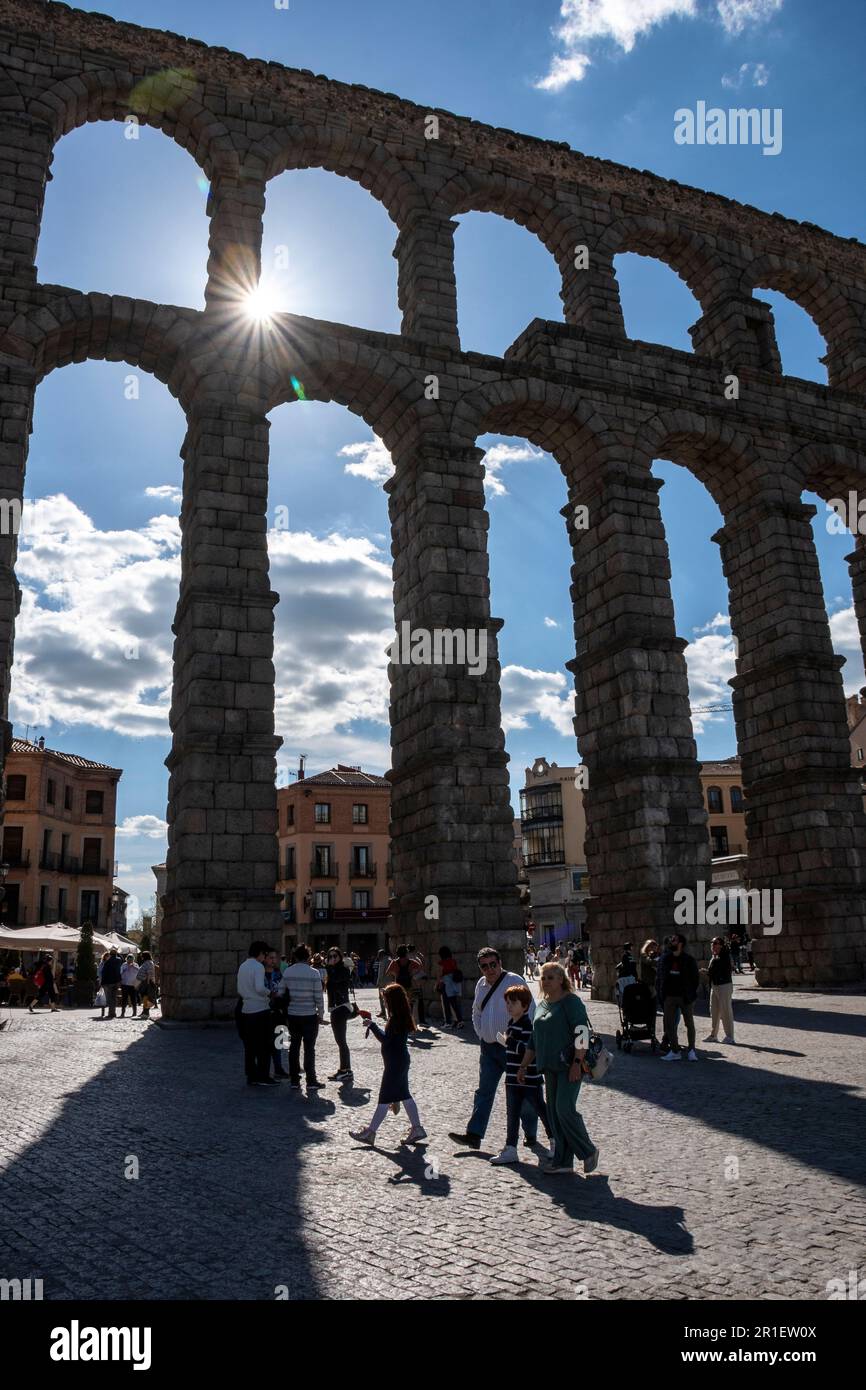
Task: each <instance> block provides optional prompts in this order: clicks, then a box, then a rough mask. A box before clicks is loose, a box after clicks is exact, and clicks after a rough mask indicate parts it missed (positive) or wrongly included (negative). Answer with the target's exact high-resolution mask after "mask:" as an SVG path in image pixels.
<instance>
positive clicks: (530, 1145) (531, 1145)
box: [523, 1134, 544, 1149]
mask: <svg viewBox="0 0 866 1390" xmlns="http://www.w3.org/2000/svg"><path fill="white" fill-rule="evenodd" d="M539 1143H540V1140H539V1138H538V1135H537V1134H535V1135H533V1137H532V1138H531V1139H528V1138H526V1137H525V1136H524V1139H523V1147H524V1148H525V1149H537V1148H538V1145H539ZM542 1147H544V1146H543V1145H542Z"/></svg>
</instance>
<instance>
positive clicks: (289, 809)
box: [286, 806, 295, 829]
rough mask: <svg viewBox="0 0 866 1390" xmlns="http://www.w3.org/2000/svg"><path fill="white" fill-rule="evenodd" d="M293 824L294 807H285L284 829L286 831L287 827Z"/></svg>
mask: <svg viewBox="0 0 866 1390" xmlns="http://www.w3.org/2000/svg"><path fill="white" fill-rule="evenodd" d="M294 823H295V808H294V806H287V807H286V828H287V829H288V827H289V826H290V825H294Z"/></svg>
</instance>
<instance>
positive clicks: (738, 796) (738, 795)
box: [731, 787, 743, 812]
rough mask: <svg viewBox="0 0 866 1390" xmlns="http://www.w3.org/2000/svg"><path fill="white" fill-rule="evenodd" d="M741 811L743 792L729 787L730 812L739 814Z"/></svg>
mask: <svg viewBox="0 0 866 1390" xmlns="http://www.w3.org/2000/svg"><path fill="white" fill-rule="evenodd" d="M742 809H743V792H742V788H740V787H731V810H732V811H735V812H740V811H742Z"/></svg>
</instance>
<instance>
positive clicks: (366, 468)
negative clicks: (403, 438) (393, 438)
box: [338, 434, 394, 483]
mask: <svg viewBox="0 0 866 1390" xmlns="http://www.w3.org/2000/svg"><path fill="white" fill-rule="evenodd" d="M338 457H339V458H348V459H352V460H353V462H352V463H347V464H346V466H345V468H344V470H343V472H344V473H351V474H352V475H353V476H354V477H356V478H366V479H367V480H368V481H369V482H371V483H384V482H387V480H388V479H389V478H390V477H391V474H392V473H393V472H394V465H393V463H392V462H391V455H390V454H389V453H388V450H387V449H386V448H385V445H384V444H383V443H382V440H381V439H380V438H379V436H378V435H377V434H374V435H373V437H372V438H371V439H366V440H362V441H361V442H360V443H358V444H346V445H344V447H343V448H342V449H340V450H339V452H338Z"/></svg>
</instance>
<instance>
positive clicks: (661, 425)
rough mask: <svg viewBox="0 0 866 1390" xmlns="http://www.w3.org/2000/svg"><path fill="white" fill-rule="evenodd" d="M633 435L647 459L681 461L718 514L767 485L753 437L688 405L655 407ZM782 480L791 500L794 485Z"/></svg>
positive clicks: (641, 452) (641, 453) (723, 512)
mask: <svg viewBox="0 0 866 1390" xmlns="http://www.w3.org/2000/svg"><path fill="white" fill-rule="evenodd" d="M638 438H639V443H638V446H637V447H638V452H639V454H640V456H642V458H643V459H644V461H645V462H646V463H647V465H648V464H649V463H650V462H651V461H652V459H656V458H659V459H668V460H670V462H671V463H678V464H681V465H682V466H683V467H684V468H686V469H687V470H688V471H689V472H690V473H692V474H694V476H695V477H696V478H697V479H698V481H699V482H701V483H703V485H704V487H705V488H706V489H707V491H708V492H709V494H710V496H711V497H712V499H713V501H714V502H715V503H716V505H717V507H718V508H719V510H720V511H721V513H722V515H723V516H726V515H727V514H728V513H729V512H730V511H731V510H733V509H734V507H736V506H738V505H743V504H745V503H747V502H748V501H749V500H750V497H752V496H753V495H755V494H756V493H758V492H759V491H760V492H761V493H764V492H765V491H766V484H765V479H764V474H765V470H766V464H763V463H762V461H761V459H760V457H759V455H758V452H757V450H756V448H755V446H754V443H753V442H752V440H751V439H750V438H749V437H748V436H747V435H745V434H741V433H739V432H738V431H737V430H735V429H734V428H733V426H731V425H725V424H722V423H720V422H719V421H718V420H714V419H712V418H711V417H707V416H704V415H701V414H698V413H697V412H694V411H689V410H672V411H660V412H659V413H658V414H657V415H654V416H653V417H652V419H650V420H647V421H645V422H644V423H643V424H642V425H641V426H640V429H639V436H638ZM774 482H776V486H777V487H778V486H780V484H779V483H778V481H777V480H774ZM781 485H782V486H785V487H786V491H789V492H790V497H791V499H792V500H795V499H796V492H795V489H793V488H791V489H788V488H787V486H786V483H785V482H784V481H783V483H782V484H781Z"/></svg>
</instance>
